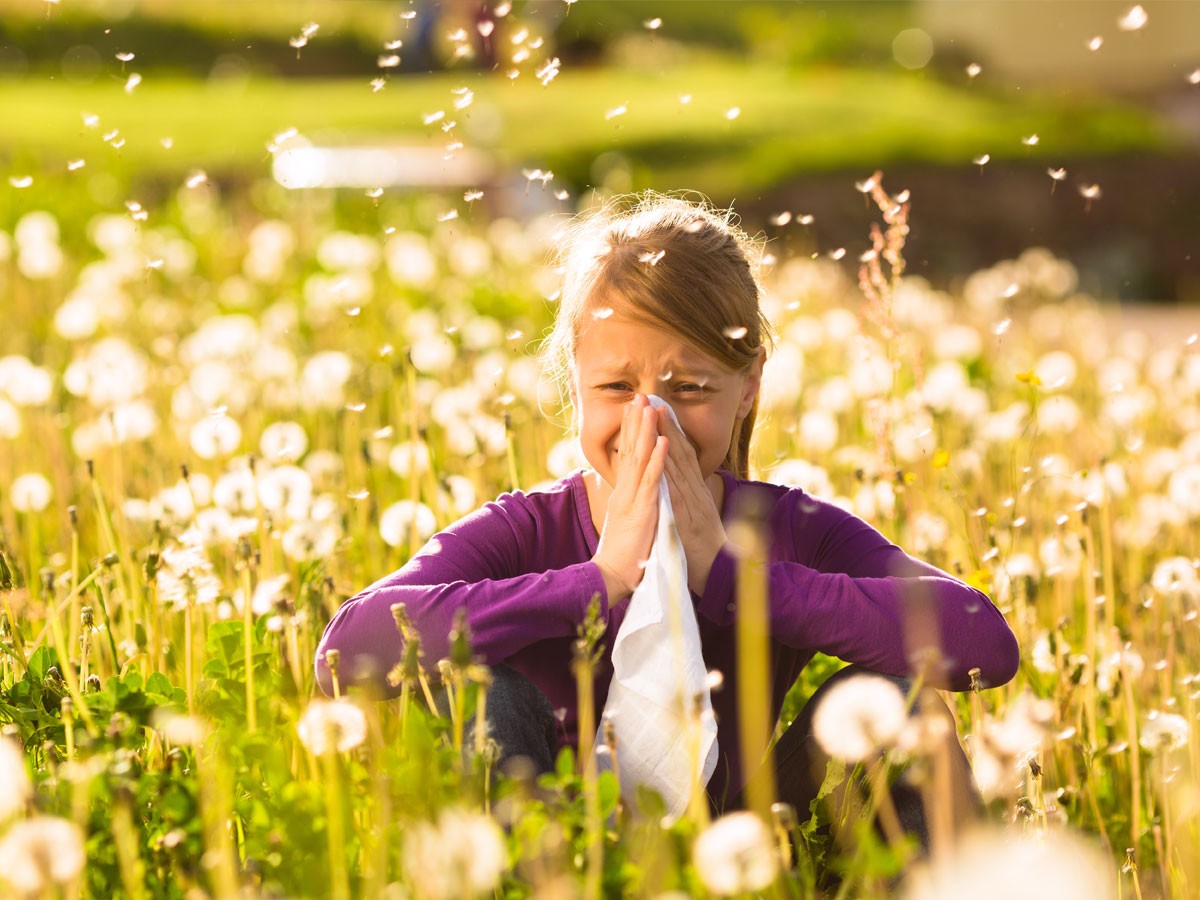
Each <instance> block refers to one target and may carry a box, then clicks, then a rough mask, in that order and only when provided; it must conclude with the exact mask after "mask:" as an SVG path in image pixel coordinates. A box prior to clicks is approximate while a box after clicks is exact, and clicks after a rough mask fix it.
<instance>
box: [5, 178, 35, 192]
mask: <svg viewBox="0 0 1200 900" xmlns="http://www.w3.org/2000/svg"><path fill="white" fill-rule="evenodd" d="M8 183H9V184H11V185H12V186H13V187H15V188H18V189H21V188H27V187H29V186H30V185H31V184H33V176H32V175H13V176H12V177H11V178H9V179H8Z"/></svg>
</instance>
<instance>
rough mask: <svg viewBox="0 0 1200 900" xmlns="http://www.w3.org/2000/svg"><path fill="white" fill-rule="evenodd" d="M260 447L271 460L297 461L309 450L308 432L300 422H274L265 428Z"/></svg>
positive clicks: (260, 439)
mask: <svg viewBox="0 0 1200 900" xmlns="http://www.w3.org/2000/svg"><path fill="white" fill-rule="evenodd" d="M258 449H259V450H261V451H262V454H263V456H264V457H266V459H268V460H270V461H271V462H296V461H297V460H299V459H300V457H302V456H304V453H305V451H306V450H308V432H306V431H305V430H304V426H303V425H301V424H300V423H299V422H272V423H271V424H270V425H268V426H267V427H266V428H264V429H263V433H262V436H261V437H260V438H259V439H258Z"/></svg>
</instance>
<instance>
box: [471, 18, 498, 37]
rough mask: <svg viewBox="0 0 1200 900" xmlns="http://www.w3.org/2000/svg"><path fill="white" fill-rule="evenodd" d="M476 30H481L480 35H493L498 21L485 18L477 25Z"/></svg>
mask: <svg viewBox="0 0 1200 900" xmlns="http://www.w3.org/2000/svg"><path fill="white" fill-rule="evenodd" d="M475 30H476V31H478V32H479V36H480V37H485V38H487V37H491V36H492V32H493V31H495V30H496V23H495V22H492V21H491V20H488V19H485V20H484V21H482V22H480V23H479V24H478V25H476V26H475Z"/></svg>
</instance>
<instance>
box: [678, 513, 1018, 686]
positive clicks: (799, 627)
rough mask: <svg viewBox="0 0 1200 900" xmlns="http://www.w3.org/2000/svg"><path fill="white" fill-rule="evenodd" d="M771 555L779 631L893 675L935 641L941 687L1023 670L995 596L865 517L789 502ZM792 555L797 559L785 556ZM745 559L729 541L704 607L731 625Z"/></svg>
mask: <svg viewBox="0 0 1200 900" xmlns="http://www.w3.org/2000/svg"><path fill="white" fill-rule="evenodd" d="M780 512H781V513H782V515H779V514H777V515H775V516H773V517H772V527H773V531H774V541H775V546H776V547H777V548H780V549H779V550H778V551H777V552H776V553H773V555H772V561H771V562H769V563H768V574H767V582H768V586H769V591H770V627H771V635H772V637H773V638H774V639H775V640H777V641H779V642H780V643H781V644H784V645H785V646H788V647H793V648H796V649H804V650H809V651H819V652H821V653H826V654H828V655H830V656H836V657H837V658H839V659H842V660H844V661H846V662H850V663H857V664H859V665H862V666H865V667H867V668H869V669H873V670H874V671H877V672H880V673H883V674H887V675H900V676H906V675H910V674H911V672H912V670H913V665H912V660H911V659H910V657H911V656H912V655H913V654H914V653H920V648H922V647H930V646H936V647H938V649H939V651H940V653H939V657H940V659H939V661H938V662H939V666H937V667H935V669H934V670H933V672H932V677H933V679H934V681H935V683H936V684H937V686H939V687H948V688H950V689H952V690H967V689H969V688H970V686H971V679H970V671H971V669H973V668H978V669H979V670H980V677H981V679H982V680H983V683H984V684H985V685H987V686H995V685H1000V684H1004V683H1005V682H1007V681H1009V680H1010V679H1011V678H1012V677H1013V675H1015V674H1016V670H1017V666H1018V663H1019V651H1018V648H1017V641H1016V638H1015V637H1014V635H1013V633H1012V630H1011V629H1010V628H1009V627H1008V623H1007V622H1006V621H1005V620H1004V616H1003V615H1001V613H1000V611H999V610H998V609H996V607H995V605H994V604H993V603H992V601H991V600H990V598H988V596H987V595H986V594H984V593H982V592H981V591H978V590H976V589H974V588H972V587H970V586H969V585H967V584H964V583H963V582H961V581H959V580H958V579H957V578H954V577H952V576H950V575H948V574H947V573H945V572H943V571H941V570H940V569H937V568H935V567H934V566H931V565H929V564H927V563H924V562H921V561H920V560H917V559H914V558H913V557H911V556H909V555H908V554H906V553H905V552H904V551H903V550H901V549H900V548H899V547H897V546H896V545H895V544H893V543H891V542H890V541H888V540H887V538H885V537H884V536H883V535H882V534H880V533H879V532H878V531H876V530H875V529H874V528H872V527H871V526H870V525H868V524H867V523H866V522H864V521H862V520H861V519H859V518H857V517H856V516H854V515H852V514H851V513H848V512H846V511H845V510H842V509H840V508H838V507H836V506H834V505H832V504H827V503H814V502H813V501H812V499H811V498H807V497H806V498H805V499H804V502H803V503H788V502H787V500H784V501H781V503H780V504H779V507H777V513H780ZM781 557H791V558H781ZM736 573H737V559H736V556H735V555H734V553H733V552H732V550H731V548H729V547H726V548H724V549H722V550H721V552H720V553H719V554H718V555H717V559H716V561H715V562H714V564H713V568H712V571H711V572H710V574H709V580H708V584H707V585H706V588H705V592H704V596H703V597H702V598H701V602H700V612H701V614H702V615H704V616H706V617H707V618H709V619H710V621H716V622H726V623H730V622H732V620H733V617H734V615H735V611H736V603H735V597H736V579H737V574H736Z"/></svg>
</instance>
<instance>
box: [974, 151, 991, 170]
mask: <svg viewBox="0 0 1200 900" xmlns="http://www.w3.org/2000/svg"><path fill="white" fill-rule="evenodd" d="M991 161H992V156H991V154H990V153H981V154H979V155H978V156H976V157H975V158H974V159H972V160H971V162H973V163H974V164H975V165H977V166H981V167H982V166H986V165H987V164H988V163H989V162H991Z"/></svg>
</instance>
